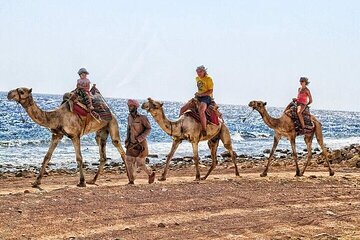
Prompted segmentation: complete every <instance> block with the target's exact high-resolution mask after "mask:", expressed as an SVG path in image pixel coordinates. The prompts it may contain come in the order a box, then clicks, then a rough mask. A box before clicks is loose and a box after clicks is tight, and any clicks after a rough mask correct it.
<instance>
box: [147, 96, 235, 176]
mask: <svg viewBox="0 0 360 240" xmlns="http://www.w3.org/2000/svg"><path fill="white" fill-rule="evenodd" d="M162 106H163V104H162V103H160V102H157V101H155V100H152V99H151V98H148V101H147V102H145V103H143V104H142V106H141V107H142V108H143V109H145V110H147V111H148V112H150V114H151V115H152V116H153V118H154V119H155V121H156V122H157V123H158V124H159V126H160V127H161V128H162V129H163V130H164V131H165V132H166V133H167V134H168V135H170V136H171V137H172V138H173V143H172V147H171V151H170V153H169V154H168V155H167V158H166V165H165V169H164V172H163V174H162V176H161V178H160V179H159V181H165V180H166V174H167V171H168V168H169V164H170V160H171V158H172V157H173V155H174V153H175V151H176V149H177V148H178V146H179V144H180V143H181V142H182V141H183V140H188V141H189V142H190V143H191V145H192V148H193V154H194V162H195V168H196V179H195V180H205V179H206V178H207V177H208V176H209V174H210V173H211V171H212V170H213V169H214V168H215V167H216V164H217V155H216V151H217V148H218V145H219V140H221V141H222V142H223V144H224V147H225V148H226V149H227V150H228V151H229V153H230V155H231V159H232V161H233V163H234V165H235V174H236V176H239V171H238V168H237V165H236V161H235V158H236V155H235V153H234V151H233V149H232V144H231V138H230V133H229V130H228V128H227V127H226V126H225V124H224V123H220V124H219V125H212V124H208V125H207V127H206V131H207V135H206V136H204V137H203V136H200V131H201V124H200V123H199V122H197V121H196V120H195V119H194V118H193V117H190V116H187V115H181V116H180V118H179V119H177V120H176V121H170V120H169V119H167V118H166V116H165V114H164V110H163V107H162ZM206 140H208V146H209V148H210V150H211V160H212V163H211V167H210V169H209V170H208V172H207V174H206V175H205V176H204V177H202V178H200V171H199V153H198V144H199V142H200V141H206Z"/></svg>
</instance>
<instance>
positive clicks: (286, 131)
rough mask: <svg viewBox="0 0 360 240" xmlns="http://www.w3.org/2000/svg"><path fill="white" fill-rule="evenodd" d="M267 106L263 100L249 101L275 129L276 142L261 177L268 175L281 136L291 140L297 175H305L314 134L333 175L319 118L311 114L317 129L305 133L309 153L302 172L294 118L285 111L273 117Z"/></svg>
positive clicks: (310, 155)
mask: <svg viewBox="0 0 360 240" xmlns="http://www.w3.org/2000/svg"><path fill="white" fill-rule="evenodd" d="M265 106H266V102H262V101H251V102H250V103H249V107H252V108H253V109H254V110H256V111H258V112H259V113H260V115H261V117H262V119H263V120H264V122H265V124H266V125H267V126H268V127H269V128H272V129H274V131H275V135H274V143H273V146H272V149H271V152H270V155H269V159H268V162H267V165H266V167H265V170H264V172H263V173H261V174H260V176H261V177H265V176H267V172H268V170H269V166H270V163H271V160H272V158H273V155H274V152H275V149H276V147H277V145H278V143H279V140H280V139H281V137H286V138H287V139H288V140H289V141H290V144H291V149H292V154H293V158H294V161H295V166H296V175H295V176H303V175H304V173H305V170H306V167H307V166H308V164H309V162H310V160H311V157H312V148H311V145H312V140H313V138H314V135H315V136H316V140H317V142H318V144H319V145H320V147H321V149H322V153H323V155H324V156H325V159H326V163H327V165H328V168H329V175H330V176H333V175H334V171H333V170H332V169H331V166H330V163H329V160H328V152H327V149H326V148H325V146H324V141H323V134H322V128H321V123H320V122H319V120H317V118H316V117H315V116H313V115H311V121H312V122H313V123H314V125H315V129H314V131H312V132H311V133H306V134H304V140H305V143H306V146H307V152H308V154H307V161H306V162H305V165H304V168H303V171H302V172H300V169H299V165H298V161H297V160H298V157H297V153H296V146H295V138H296V132H295V125H294V123H293V120H292V119H291V118H290V117H289V116H287V115H286V114H285V113H283V115H282V116H281V117H280V118H273V117H271V116H270V115H269V113H268V112H267V110H266V108H265Z"/></svg>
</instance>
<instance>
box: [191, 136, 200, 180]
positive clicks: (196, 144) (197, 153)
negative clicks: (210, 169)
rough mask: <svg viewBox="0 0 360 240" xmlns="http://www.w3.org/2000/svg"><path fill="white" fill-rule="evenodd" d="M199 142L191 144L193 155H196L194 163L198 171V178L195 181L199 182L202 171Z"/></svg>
mask: <svg viewBox="0 0 360 240" xmlns="http://www.w3.org/2000/svg"><path fill="white" fill-rule="evenodd" d="M198 144H199V143H198V142H196V143H191V145H192V148H193V154H194V162H195V169H196V177H195V180H196V181H199V180H200V170H199V160H200V158H199V149H198Z"/></svg>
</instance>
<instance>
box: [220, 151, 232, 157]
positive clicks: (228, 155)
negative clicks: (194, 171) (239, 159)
mask: <svg viewBox="0 0 360 240" xmlns="http://www.w3.org/2000/svg"><path fill="white" fill-rule="evenodd" d="M220 156H222V157H223V158H226V157H231V155H230V153H229V152H228V151H225V152H223V153H221V154H220Z"/></svg>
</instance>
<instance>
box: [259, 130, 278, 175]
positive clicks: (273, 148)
mask: <svg viewBox="0 0 360 240" xmlns="http://www.w3.org/2000/svg"><path fill="white" fill-rule="evenodd" d="M280 139H281V136H279V135H277V134H275V136H274V143H273V146H272V149H271V151H270V155H269V159H268V162H267V164H266V167H265V169H264V171H263V172H262V173H261V174H260V177H266V176H267V173H268V171H269V167H270V163H271V160H272V159H273V156H274V153H275V150H276V147H277V145H278V143H279V141H280Z"/></svg>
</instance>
